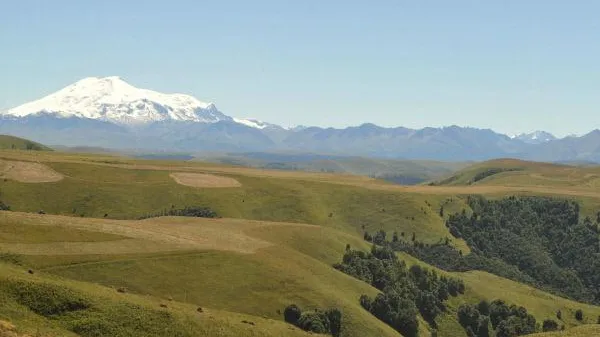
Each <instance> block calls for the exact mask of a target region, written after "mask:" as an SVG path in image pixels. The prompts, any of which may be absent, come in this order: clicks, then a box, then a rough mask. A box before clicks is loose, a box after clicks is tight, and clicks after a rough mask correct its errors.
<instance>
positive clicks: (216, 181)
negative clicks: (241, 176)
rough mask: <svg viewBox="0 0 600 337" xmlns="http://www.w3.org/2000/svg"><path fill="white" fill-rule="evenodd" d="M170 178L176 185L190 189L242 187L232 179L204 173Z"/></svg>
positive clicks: (181, 174) (175, 174)
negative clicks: (189, 187)
mask: <svg viewBox="0 0 600 337" xmlns="http://www.w3.org/2000/svg"><path fill="white" fill-rule="evenodd" d="M170 176H171V178H173V179H174V180H175V182H177V183H178V184H181V185H185V186H191V187H206V188H215V187H240V186H242V184H240V182H239V181H237V180H235V179H233V178H229V177H221V176H216V175H213V174H206V173H190V172H177V173H171V174H170Z"/></svg>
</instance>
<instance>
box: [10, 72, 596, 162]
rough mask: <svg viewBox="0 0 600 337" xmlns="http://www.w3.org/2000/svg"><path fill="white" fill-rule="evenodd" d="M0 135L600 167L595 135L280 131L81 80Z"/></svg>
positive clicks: (26, 111)
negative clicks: (506, 159)
mask: <svg viewBox="0 0 600 337" xmlns="http://www.w3.org/2000/svg"><path fill="white" fill-rule="evenodd" d="M0 133H5V134H11V135H15V136H20V137H25V138H29V139H32V140H35V141H38V142H42V143H45V144H52V145H66V146H94V147H105V148H115V149H128V150H136V149H138V150H145V151H148V150H173V151H190V152H203V151H229V152H236V151H240V152H244V151H295V152H313V153H324V154H339V155H357V156H370V157H383V158H395V159H431V160H451V161H464V160H486V159H492V158H498V157H514V158H520V159H531V160H541V161H586V162H600V131H598V130H595V131H592V132H590V133H589V134H587V135H584V136H581V137H566V138H563V139H557V138H556V137H554V136H553V135H552V134H550V133H548V132H545V131H536V132H533V133H531V134H522V135H518V136H515V137H509V136H507V135H504V134H501V133H497V132H494V131H492V130H489V129H477V128H471V127H459V126H449V127H443V128H432V127H427V128H423V129H418V130H415V129H409V128H404V127H394V128H385V127H380V126H377V125H375V124H371V123H366V124H362V125H359V126H353V127H347V128H344V129H335V128H322V127H311V126H302V127H295V128H283V127H281V126H279V125H276V124H271V123H267V122H263V121H259V120H256V119H252V118H249V119H242V118H236V117H231V116H228V115H226V114H224V113H222V112H221V111H219V110H218V109H217V107H216V106H215V104H213V103H206V102H202V101H200V100H198V99H196V98H194V97H192V96H189V95H184V94H164V93H159V92H156V91H152V90H147V89H139V88H136V87H134V86H132V85H130V84H128V83H127V82H125V81H124V80H123V79H121V78H120V77H117V76H111V77H103V78H101V77H90V78H86V79H82V80H80V81H77V82H76V83H74V84H72V85H69V86H67V87H65V88H63V89H61V90H59V91H57V92H56V93H53V94H50V95H48V96H45V97H43V98H41V99H39V100H36V101H33V102H30V103H26V104H23V105H21V106H18V107H15V108H13V109H10V110H8V111H5V112H4V113H2V114H1V116H0Z"/></svg>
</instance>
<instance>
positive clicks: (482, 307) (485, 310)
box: [477, 300, 490, 316]
mask: <svg viewBox="0 0 600 337" xmlns="http://www.w3.org/2000/svg"><path fill="white" fill-rule="evenodd" d="M477 310H479V313H480V314H482V315H485V316H489V315H490V303H489V302H488V301H486V300H483V301H481V302H479V304H477Z"/></svg>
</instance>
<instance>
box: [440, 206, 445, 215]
mask: <svg viewBox="0 0 600 337" xmlns="http://www.w3.org/2000/svg"><path fill="white" fill-rule="evenodd" d="M440 216H441V217H442V218H443V217H444V206H442V207H440Z"/></svg>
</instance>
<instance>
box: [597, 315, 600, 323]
mask: <svg viewBox="0 0 600 337" xmlns="http://www.w3.org/2000/svg"><path fill="white" fill-rule="evenodd" d="M596 324H600V316H598V320H597V321H596Z"/></svg>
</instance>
